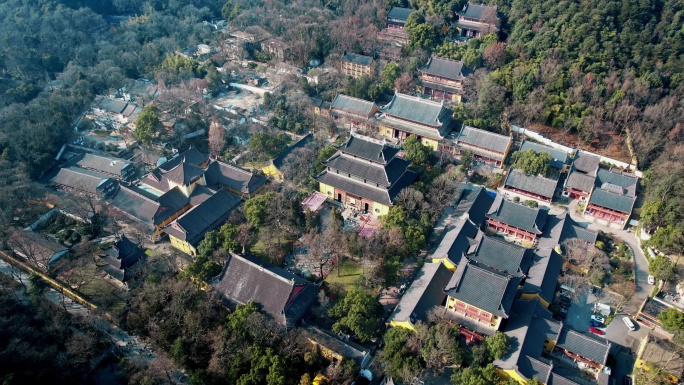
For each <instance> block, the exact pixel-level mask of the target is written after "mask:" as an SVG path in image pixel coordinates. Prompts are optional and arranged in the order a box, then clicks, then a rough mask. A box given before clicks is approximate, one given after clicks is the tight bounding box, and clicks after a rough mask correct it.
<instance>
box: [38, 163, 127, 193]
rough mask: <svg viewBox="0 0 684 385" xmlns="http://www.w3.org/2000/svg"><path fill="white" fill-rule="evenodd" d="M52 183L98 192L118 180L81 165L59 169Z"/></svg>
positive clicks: (51, 180)
mask: <svg viewBox="0 0 684 385" xmlns="http://www.w3.org/2000/svg"><path fill="white" fill-rule="evenodd" d="M50 183H51V184H56V185H61V186H65V187H69V188H73V189H76V190H81V191H85V192H88V193H91V194H96V193H98V192H100V191H103V189H105V188H107V187H108V186H109V185H111V184H115V183H116V181H115V180H114V179H112V178H110V177H108V176H106V175H103V174H100V173H96V172H92V171H88V170H86V169H83V168H79V167H67V168H62V169H60V170H59V172H58V173H57V175H55V176H54V177H52V179H50Z"/></svg>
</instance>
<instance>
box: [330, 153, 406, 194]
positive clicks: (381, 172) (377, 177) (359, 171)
mask: <svg viewBox="0 0 684 385" xmlns="http://www.w3.org/2000/svg"><path fill="white" fill-rule="evenodd" d="M323 164H324V165H325V166H326V167H330V168H332V169H334V170H340V172H341V173H343V174H347V173H348V174H351V175H356V176H358V177H359V178H361V179H366V180H368V181H369V182H372V183H379V184H380V185H381V186H385V187H389V186H393V185H394V183H395V182H396V181H397V180H398V179H399V178H400V177H401V176H402V175H403V174H404V172H405V171H406V169H407V168H408V166H409V161H407V160H405V159H400V158H394V159H392V160H391V161H390V162H389V163H387V164H386V165H384V166H383V165H380V164H374V163H370V162H366V161H363V160H359V159H354V158H352V157H350V156H348V155H345V154H339V153H338V154H337V155H335V156H333V157H332V158H330V159H328V160H327V161H326V162H323Z"/></svg>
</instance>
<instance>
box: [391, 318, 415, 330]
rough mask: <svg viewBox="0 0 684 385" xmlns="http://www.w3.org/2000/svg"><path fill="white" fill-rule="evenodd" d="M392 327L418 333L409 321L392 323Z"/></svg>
mask: <svg viewBox="0 0 684 385" xmlns="http://www.w3.org/2000/svg"><path fill="white" fill-rule="evenodd" d="M390 326H392V327H395V328H396V327H399V328H404V329H408V330H410V331H412V332H415V331H416V328H415V327H413V324H412V323H411V322H409V321H390Z"/></svg>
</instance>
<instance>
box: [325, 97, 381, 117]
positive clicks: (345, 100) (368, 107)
mask: <svg viewBox="0 0 684 385" xmlns="http://www.w3.org/2000/svg"><path fill="white" fill-rule="evenodd" d="M330 106H331V107H332V109H333V111H334V110H341V111H344V112H348V113H351V114H355V115H360V116H365V117H370V116H371V115H372V114H373V109H374V107H375V103H373V102H369V101H367V100H363V99H358V98H354V97H351V96H347V95H343V94H337V96H335V99H334V100H333V101H332V104H331V105H330Z"/></svg>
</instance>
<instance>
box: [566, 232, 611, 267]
mask: <svg viewBox="0 0 684 385" xmlns="http://www.w3.org/2000/svg"><path fill="white" fill-rule="evenodd" d="M563 246H565V253H566V255H567V258H568V259H569V261H570V263H572V264H573V265H575V266H578V267H580V268H582V269H584V270H588V271H591V270H594V269H606V268H607V267H608V266H609V265H610V259H609V258H608V256H607V255H606V253H604V252H602V251H601V250H599V249H597V248H596V247H595V246H594V245H592V244H589V243H587V242H586V241H583V240H581V239H578V238H572V239H568V240H567V241H565V243H564V244H563Z"/></svg>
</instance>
